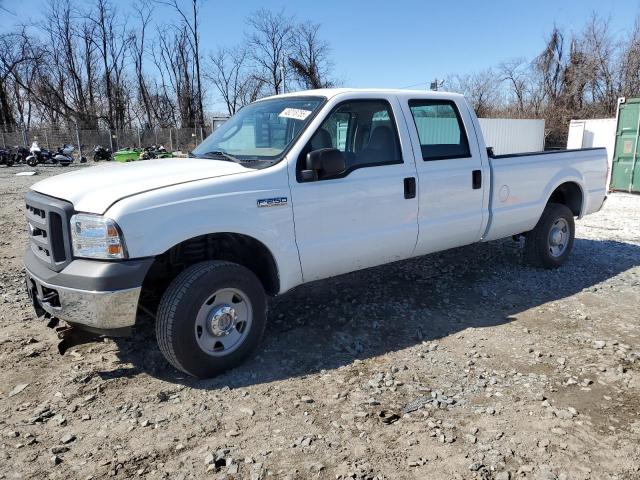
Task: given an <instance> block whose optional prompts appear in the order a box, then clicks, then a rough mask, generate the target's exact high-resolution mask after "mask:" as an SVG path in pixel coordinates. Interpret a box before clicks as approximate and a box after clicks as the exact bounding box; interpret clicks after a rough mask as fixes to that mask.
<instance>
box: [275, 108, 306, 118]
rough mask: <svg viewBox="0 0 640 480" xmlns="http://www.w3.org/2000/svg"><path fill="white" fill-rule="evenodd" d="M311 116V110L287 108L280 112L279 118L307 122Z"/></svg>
mask: <svg viewBox="0 0 640 480" xmlns="http://www.w3.org/2000/svg"><path fill="white" fill-rule="evenodd" d="M309 115H311V111H310V110H302V109H300V108H285V109H284V110H282V111H281V112H280V115H278V116H279V117H282V118H293V119H294V120H305V119H306V118H307V117H308V116H309Z"/></svg>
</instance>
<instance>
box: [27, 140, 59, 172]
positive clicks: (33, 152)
mask: <svg viewBox="0 0 640 480" xmlns="http://www.w3.org/2000/svg"><path fill="white" fill-rule="evenodd" d="M25 161H26V163H27V165H29V166H30V167H35V166H36V165H38V164H39V163H54V162H53V161H52V155H51V152H50V151H49V150H47V149H46V148H40V145H38V142H33V143H32V144H31V148H29V156H28V157H27V158H26V160H25Z"/></svg>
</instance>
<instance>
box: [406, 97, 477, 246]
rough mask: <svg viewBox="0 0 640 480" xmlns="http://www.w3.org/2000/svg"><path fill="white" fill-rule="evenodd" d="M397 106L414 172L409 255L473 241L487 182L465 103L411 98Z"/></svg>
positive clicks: (475, 238) (475, 237)
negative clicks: (414, 236)
mask: <svg viewBox="0 0 640 480" xmlns="http://www.w3.org/2000/svg"><path fill="white" fill-rule="evenodd" d="M401 103H402V107H403V111H404V114H405V118H406V119H407V124H408V125H409V130H410V135H411V139H412V144H413V150H414V155H415V158H416V170H417V172H418V183H419V187H418V192H419V211H418V229H419V233H418V243H417V245H416V251H415V255H423V254H427V253H430V252H435V251H439V250H445V249H447V248H452V247H458V246H461V245H467V244H470V243H474V242H476V241H478V240H479V239H480V236H481V234H482V233H481V230H482V228H483V225H484V207H483V205H484V198H483V196H484V185H485V184H487V185H488V182H489V178H482V170H483V169H482V156H481V154H480V151H479V147H478V143H477V141H476V139H475V128H474V127H473V125H472V123H473V120H472V119H471V117H470V115H469V113H468V109H467V107H466V104H465V103H464V101H463V100H462V99H461V104H460V105H458V104H457V102H456V101H454V100H450V99H444V98H443V99H439V98H433V99H425V98H422V99H421V98H411V97H407V98H404V99H403V100H402V101H401ZM463 115H466V118H465V116H463ZM469 132H471V133H470V134H469Z"/></svg>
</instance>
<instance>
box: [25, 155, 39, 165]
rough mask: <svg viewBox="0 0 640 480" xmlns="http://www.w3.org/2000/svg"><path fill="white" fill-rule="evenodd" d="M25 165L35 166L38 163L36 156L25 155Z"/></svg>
mask: <svg viewBox="0 0 640 480" xmlns="http://www.w3.org/2000/svg"><path fill="white" fill-rule="evenodd" d="M27 165H29V166H30V167H35V166H36V165H38V159H37V158H36V157H27Z"/></svg>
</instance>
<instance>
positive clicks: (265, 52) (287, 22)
mask: <svg viewBox="0 0 640 480" xmlns="http://www.w3.org/2000/svg"><path fill="white" fill-rule="evenodd" d="M247 24H248V25H249V26H250V27H251V29H252V30H251V32H250V33H249V35H248V39H247V42H248V46H249V50H250V52H251V57H252V59H253V61H254V62H255V63H256V65H257V67H258V69H260V70H262V72H261V73H260V75H262V78H263V80H264V83H266V84H267V85H269V86H270V87H271V89H272V90H273V93H275V94H276V95H277V94H279V93H282V91H283V90H284V88H283V84H284V82H286V77H285V76H286V60H285V59H286V57H287V56H288V55H289V52H288V51H287V49H289V48H291V34H292V31H293V19H292V18H291V17H288V16H286V15H285V14H284V10H281V11H280V12H278V13H274V12H272V11H270V10H266V9H264V8H263V9H260V10H258V11H256V12H254V13H253V15H251V16H250V17H249V18H248V19H247Z"/></svg>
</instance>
